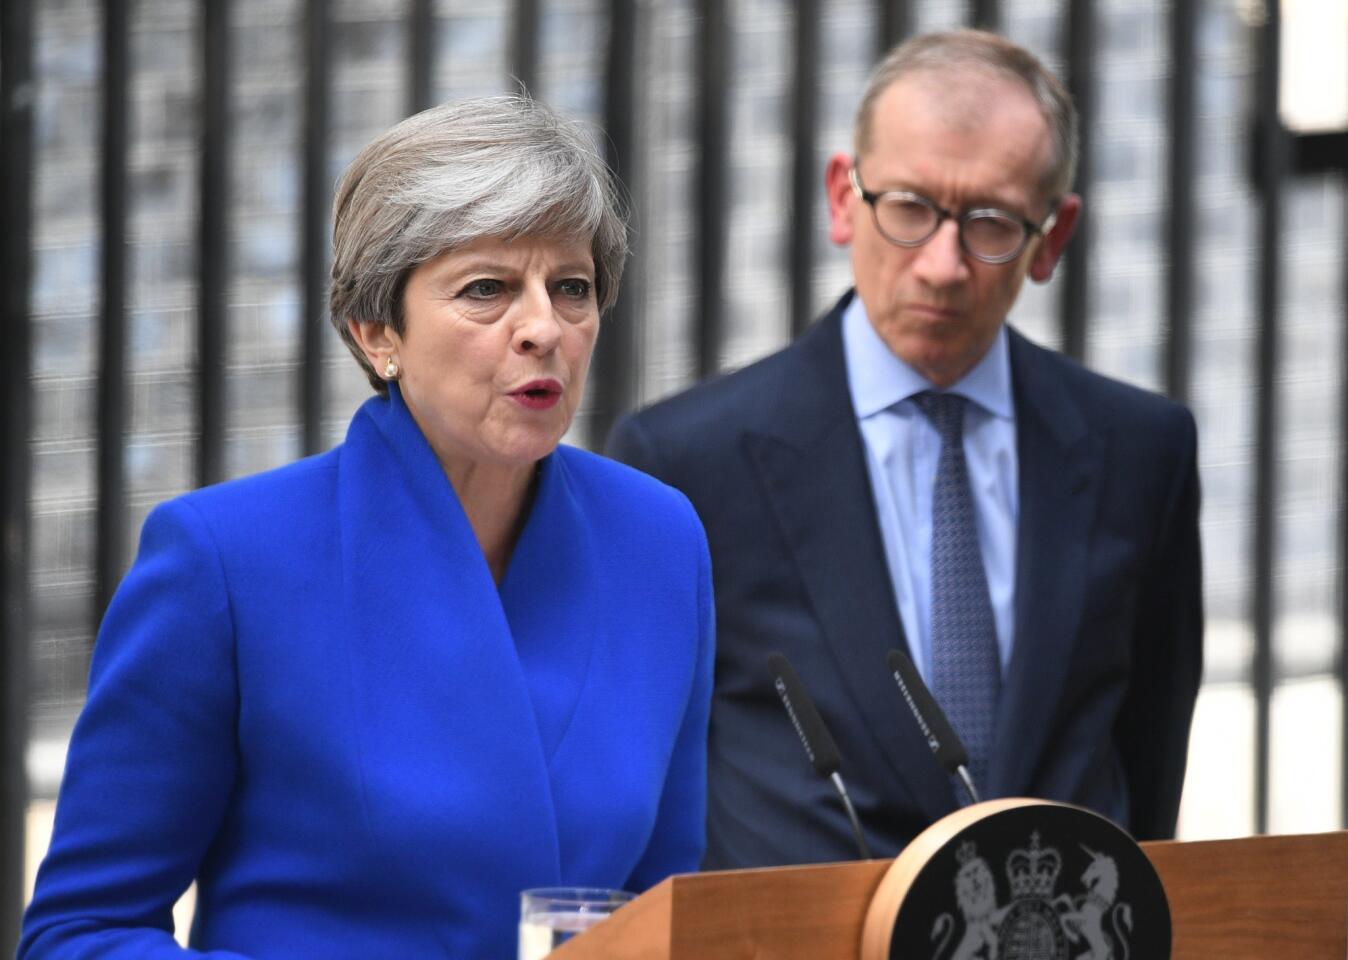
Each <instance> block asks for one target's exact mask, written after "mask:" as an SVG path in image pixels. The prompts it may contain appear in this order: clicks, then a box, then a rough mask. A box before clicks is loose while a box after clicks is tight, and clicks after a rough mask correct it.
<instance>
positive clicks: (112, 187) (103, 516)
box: [93, 0, 130, 623]
mask: <svg viewBox="0 0 1348 960" xmlns="http://www.w3.org/2000/svg"><path fill="white" fill-rule="evenodd" d="M129 7H130V2H129V0H106V2H105V3H104V5H103V16H104V22H103V41H104V44H103V57H104V59H103V157H102V161H103V183H102V191H103V195H102V205H103V249H102V258H103V263H102V270H103V277H102V279H103V307H102V310H103V316H102V323H101V324H100V327H99V372H98V523H97V534H98V541H97V546H96V547H95V571H94V605H95V606H94V611H93V613H94V622H95V623H96V622H98V620H99V619H101V618H102V616H103V611H104V610H105V609H106V608H107V605H108V601H109V600H111V599H112V592H113V590H114V589H116V587H117V581H118V580H119V579H120V578H121V572H122V556H123V550H124V546H125V541H126V480H125V477H124V475H123V465H124V456H123V439H124V437H125V434H126V393H127V389H126V218H127V214H126V195H127V176H126V155H127V125H128V118H127V71H128V67H129V62H128V53H127V47H128V31H129V21H130V9H129Z"/></svg>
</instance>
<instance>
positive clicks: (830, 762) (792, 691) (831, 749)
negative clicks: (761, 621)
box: [768, 653, 842, 778]
mask: <svg viewBox="0 0 1348 960" xmlns="http://www.w3.org/2000/svg"><path fill="white" fill-rule="evenodd" d="M768 669H769V670H770V671H771V672H772V683H773V686H774V687H775V688H776V690H777V696H779V697H781V700H782V706H783V707H785V708H786V715H787V716H788V717H790V718H791V725H792V726H793V727H795V728H796V735H797V736H799V737H800V742H801V745H802V746H803V747H804V748H805V755H806V756H807V757H809V758H810V763H811V764H813V765H814V772H815V773H817V774H819V776H821V777H824V778H828V777H831V776H833V775H834V774H835V773H837V772H838V768H839V767H841V766H842V760H841V758H840V757H839V756H838V745H837V744H836V743H834V742H833V737H832V735H831V734H829V732H828V727H826V726H824V718H823V717H821V716H819V711H818V710H817V709H815V706H814V701H813V700H811V699H810V695H809V694H808V693H806V692H805V685H804V684H802V683H801V682H800V677H798V676H796V671H795V669H794V668H793V667H792V666H791V663H790V661H788V660H787V659H786V657H784V656H782V655H781V654H780V653H773V654H772V655H770V656H769V657H768Z"/></svg>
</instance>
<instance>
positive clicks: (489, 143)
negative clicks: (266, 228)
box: [328, 95, 628, 393]
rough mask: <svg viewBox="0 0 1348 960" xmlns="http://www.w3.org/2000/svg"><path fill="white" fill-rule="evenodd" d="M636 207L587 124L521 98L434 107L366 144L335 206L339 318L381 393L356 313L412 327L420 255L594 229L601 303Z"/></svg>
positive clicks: (587, 233)
mask: <svg viewBox="0 0 1348 960" xmlns="http://www.w3.org/2000/svg"><path fill="white" fill-rule="evenodd" d="M627 218H628V207H627V203H626V200H625V197H624V195H623V192H622V190H621V188H620V186H619V184H618V182H617V179H616V178H615V177H614V175H613V173H612V172H611V171H610V170H609V168H608V165H607V164H605V162H604V160H603V158H602V157H601V156H600V155H599V153H598V152H597V151H596V149H595V147H594V146H593V143H592V141H591V138H590V137H589V135H588V133H587V131H586V129H585V128H584V127H582V126H581V125H580V124H579V123H576V122H575V121H571V120H566V119H563V118H562V117H560V116H558V115H557V114H555V113H553V112H552V110H550V109H549V108H548V107H546V106H544V105H543V104H541V103H539V102H538V101H536V100H533V99H531V98H529V97H527V96H522V95H505V96H496V97H482V98H477V99H472V100H461V101H458V102H455V103H445V104H441V105H440V106H438V107H432V108H431V109H429V110H425V111H423V112H421V113H418V114H416V115H415V116H412V117H408V118H407V119H406V120H404V121H402V122H401V123H399V124H397V125H396V126H394V127H393V128H391V129H389V130H388V131H386V132H385V133H383V134H382V135H380V136H379V137H377V138H376V139H375V140H374V141H372V142H371V143H370V144H369V145H368V146H366V147H365V149H363V150H361V151H360V153H359V154H358V155H357V156H356V158H355V159H354V160H353V161H351V165H350V166H349V167H347V168H346V172H345V173H344V174H343V175H342V179H341V182H340V183H338V185H337V196H336V199H335V200H334V202H333V212H332V254H333V258H332V283H331V287H330V289H329V297H328V310H329V316H330V317H331V319H332V323H333V325H334V326H335V327H336V328H337V330H338V332H339V333H340V334H341V335H342V340H343V341H345V343H346V345H347V347H348V348H349V349H350V350H351V352H352V354H354V355H355V357H356V360H357V361H358V362H359V363H360V365H361V367H362V368H363V369H364V370H365V373H366V376H368V377H369V378H370V383H371V384H372V385H373V386H374V388H375V389H376V390H377V391H380V392H381V393H382V392H387V389H388V387H387V384H385V383H384V381H383V380H382V379H381V378H380V377H379V375H378V373H377V372H376V371H375V370H374V369H373V368H372V367H371V366H370V364H369V361H368V360H366V358H365V354H364V352H363V351H362V350H361V349H360V345H359V344H358V343H357V342H356V340H355V338H354V337H353V336H352V335H351V332H350V330H349V329H348V328H347V324H348V321H350V320H355V321H357V322H359V323H383V324H388V325H389V326H390V327H392V328H393V330H394V331H396V332H397V333H398V334H400V335H401V334H402V333H403V329H404V327H403V325H404V318H403V308H402V301H403V292H404V288H405V287H406V284H407V277H408V275H409V274H410V273H411V272H412V271H413V270H414V269H415V268H416V267H417V266H419V265H420V264H422V263H425V262H426V261H428V260H432V259H434V258H435V257H438V256H439V255H441V254H442V253H446V252H448V251H450V250H453V249H455V248H456V247H461V246H464V245H465V244H469V243H472V242H473V241H475V240H481V239H485V238H500V239H516V238H520V237H526V236H546V237H559V238H574V237H583V238H588V239H589V240H590V243H591V252H592V254H593V256H594V266H595V295H596V297H597V298H598V301H599V309H600V311H601V312H602V311H605V310H607V309H608V308H609V307H610V306H612V305H613V302H614V300H616V299H617V296H618V283H619V280H620V279H621V277H622V270H623V263H624V261H625V260H626V259H627V243H628V238H627Z"/></svg>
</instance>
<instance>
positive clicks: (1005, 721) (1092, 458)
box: [988, 331, 1102, 796]
mask: <svg viewBox="0 0 1348 960" xmlns="http://www.w3.org/2000/svg"><path fill="white" fill-rule="evenodd" d="M1010 334H1011V377H1012V382H1013V385H1014V391H1015V399H1016V433H1017V450H1018V456H1019V461H1020V520H1019V529H1018V539H1017V548H1016V593H1015V596H1016V601H1015V604H1016V610H1015V631H1016V632H1015V641H1014V649H1013V652H1012V656H1011V663H1010V666H1009V668H1008V670H1007V678H1006V683H1005V685H1004V686H1003V689H1002V697H1001V704H1000V707H999V709H998V722H997V728H996V735H995V739H994V745H993V753H992V762H991V766H990V769H989V781H990V782H989V784H988V788H989V789H988V792H989V793H990V794H991V795H994V796H998V795H1000V796H1006V795H1014V794H1020V793H1024V792H1025V791H1027V790H1028V789H1029V788H1030V786H1031V781H1032V779H1033V776H1034V772H1035V769H1036V767H1037V766H1038V763H1039V759H1040V757H1041V755H1042V753H1043V750H1044V743H1045V740H1046V738H1047V736H1048V733H1049V729H1050V724H1051V723H1052V721H1053V714H1054V711H1056V710H1057V708H1058V704H1059V702H1060V699H1061V694H1062V688H1063V683H1064V680H1065V678H1066V675H1067V666H1068V663H1069V662H1070V660H1071V655H1072V648H1073V646H1074V644H1075V643H1076V641H1077V628H1078V626H1079V624H1080V620H1081V611H1082V603H1083V601H1084V594H1085V589H1086V582H1085V581H1086V571H1087V569H1088V565H1087V560H1088V558H1089V546H1088V545H1089V541H1090V534H1091V525H1092V522H1093V518H1094V515H1095V504H1096V498H1097V495H1098V491H1099V486H1100V483H1099V472H1100V464H1101V454H1102V451H1101V440H1100V438H1098V437H1095V436H1092V435H1090V434H1089V433H1088V432H1087V429H1086V424H1085V421H1084V420H1083V419H1082V417H1081V414H1080V411H1079V409H1078V407H1077V405H1076V403H1075V401H1074V400H1073V398H1072V396H1071V395H1070V394H1069V393H1068V392H1067V391H1066V390H1064V389H1063V388H1062V381H1061V377H1060V376H1059V375H1058V372H1057V371H1055V370H1054V369H1052V364H1050V362H1049V361H1057V362H1062V361H1060V360H1059V359H1058V358H1056V357H1053V356H1052V355H1050V354H1048V353H1047V351H1044V350H1043V349H1042V348H1039V347H1036V346H1034V345H1033V344H1031V343H1030V342H1029V341H1027V340H1025V338H1024V337H1022V336H1020V335H1019V334H1018V333H1016V332H1015V331H1010Z"/></svg>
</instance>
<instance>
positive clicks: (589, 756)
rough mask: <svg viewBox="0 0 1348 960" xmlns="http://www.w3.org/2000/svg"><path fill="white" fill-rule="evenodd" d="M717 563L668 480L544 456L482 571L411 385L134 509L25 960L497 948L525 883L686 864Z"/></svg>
mask: <svg viewBox="0 0 1348 960" xmlns="http://www.w3.org/2000/svg"><path fill="white" fill-rule="evenodd" d="M712 630H713V623H712V601H711V591H710V570H709V567H708V563H707V548H706V541H705V539H704V537H703V533H702V529H701V526H700V525H699V524H698V522H697V517H696V516H694V514H693V511H692V509H691V508H690V507H689V506H688V504H687V502H686V501H685V500H684V498H683V497H681V496H679V494H677V493H676V492H675V491H673V490H670V489H669V488H668V487H665V486H662V485H661V484H658V483H656V482H655V481H653V480H651V479H650V478H649V477H645V476H642V475H641V474H639V473H637V472H636V471H634V470H629V469H628V468H626V467H623V466H621V465H619V464H615V463H613V462H611V461H609V460H606V459H604V458H603V457H598V456H595V455H593V454H590V453H586V452H584V451H580V450H573V449H570V448H567V447H560V448H558V449H557V450H556V451H555V452H554V453H553V454H552V455H551V456H549V457H547V458H546V459H545V460H544V461H543V462H542V465H541V470H540V475H539V480H538V486H537V492H536V494H535V498H534V502H533V506H532V509H531V511H530V514H529V517H528V520H527V522H526V524H525V526H524V529H523V530H522V532H521V533H520V538H519V541H518V543H517V544H516V546H515V550H514V553H513V554H512V556H511V560H510V566H509V568H508V570H507V571H506V574H505V576H504V578H503V579H502V581H501V583H500V585H499V589H498V587H497V585H496V584H495V583H493V581H492V577H491V573H490V571H489V570H488V568H487V564H486V561H485V560H484V559H483V556H482V551H481V549H479V547H478V545H477V541H476V538H475V537H474V534H473V531H472V528H471V527H470V526H469V524H468V521H467V518H466V517H465V516H464V513H463V510H462V508H461V507H460V505H459V502H458V499H457V498H456V497H455V495H454V491H453V488H452V487H450V485H449V482H448V481H447V480H446V478H445V474H444V471H443V470H441V468H440V464H439V462H438V461H437V460H436V458H435V455H434V453H433V452H432V451H431V448H430V446H429V445H428V444H427V443H426V441H425V439H424V437H423V436H422V435H421V432H420V431H419V430H418V429H417V426H416V424H415V422H414V421H413V420H412V418H411V417H410V416H409V415H408V412H407V409H406V407H405V406H403V404H402V402H401V399H400V397H399V394H398V391H397V389H396V387H395V388H393V390H392V391H391V397H390V398H389V399H388V400H382V399H378V398H375V399H371V400H369V401H367V402H366V404H365V405H364V406H363V407H362V408H361V410H360V411H359V413H357V415H356V417H355V419H354V420H353V421H352V424H351V429H350V431H349V432H348V434H347V439H346V442H345V443H344V444H342V445H341V446H340V447H338V448H336V449H334V450H332V451H330V452H329V453H326V454H323V455H321V456H318V457H312V458H309V459H307V460H302V461H300V462H299V463H295V464H291V465H290V466H287V467H283V468H281V469H280V470H276V471H272V472H270V473H266V474H262V475H260V476H256V477H250V478H247V479H243V480H238V481H233V482H231V483H226V484H221V485H219V486H215V487H208V488H206V489H203V490H198V491H196V492H194V493H190V494H187V495H186V496H184V497H180V498H179V499H177V500H173V501H170V502H169V503H167V504H164V505H163V506H161V507H159V508H158V509H157V510H156V511H155V512H154V513H153V514H152V515H151V516H150V518H149V520H147V521H146V524H145V529H144V533H143V534H142V537H141V546H140V554H139V556H138V557H137V560H136V564H135V566H134V567H133V568H132V570H131V572H130V574H128V576H127V578H126V580H125V581H124V582H123V583H122V585H121V587H120V588H119V589H118V591H117V595H116V597H115V598H114V600H113V601H112V604H111V606H110V607H109V609H108V613H107V616H106V618H105V619H104V622H103V628H102V630H101V632H100V634H99V638H98V643H97V645H96V646H95V648H94V660H93V669H92V676H91V678H90V681H89V699H88V703H87V705H86V707H85V709H84V712H83V714H82V715H81V717H80V720H79V723H78V725H77V726H76V729H75V734H74V737H73V739H72V741H71V744H70V755H69V763H68V766H67V770H66V775H65V780H64V781H63V783H62V786H61V797H60V802H59V804H58V806H57V811H56V829H55V833H54V836H53V839H52V845H51V850H50V852H49V854H48V856H47V859H46V861H45V862H44V863H43V866H42V869H41V872H40V873H39V875H38V880H37V890H36V894H35V896H34V900H33V903H32V905H31V906H30V908H29V910H28V913H27V915H26V917H25V922H24V933H23V942H22V944H21V946H20V956H21V957H23V958H38V957H88V956H95V955H96V956H99V957H109V958H111V957H119V958H120V957H126V958H136V960H145V958H157V957H163V958H168V957H174V956H182V955H183V953H182V951H181V950H180V949H179V948H178V947H177V945H176V944H175V943H174V942H173V939H172V937H171V936H170V930H171V929H172V920H171V915H170V908H171V907H172V905H173V902H174V900H175V899H176V898H177V897H178V895H179V894H180V893H181V892H182V891H183V890H184V889H185V888H186V887H187V885H188V883H189V882H190V881H191V880H192V879H193V878H195V879H196V881H197V916H196V924H195V928H194V931H193V938H192V942H193V945H194V946H196V947H197V948H199V949H201V950H203V951H209V953H208V954H207V955H208V956H211V957H219V958H222V960H223V958H225V957H229V958H239V957H249V958H254V960H260V958H264V957H274V958H287V960H293V958H302V957H321V958H333V960H338V958H344V957H350V958H360V960H371V958H377V957H399V958H402V957H408V958H412V957H417V958H420V957H456V958H459V957H462V958H474V960H477V958H480V960H501V958H503V957H513V956H514V955H515V928H516V923H517V919H518V916H519V892H520V890H521V889H523V888H525V887H539V886H563V885H567V886H570V885H584V886H603V887H627V888H631V889H634V890H640V889H642V888H644V887H646V886H648V885H650V884H652V883H655V882H657V881H658V880H660V879H662V878H664V877H665V876H666V875H667V874H669V873H671V872H680V871H688V870H693V869H696V867H697V863H698V860H699V859H700V858H701V855H702V849H703V846H702V843H703V826H704V822H705V820H704V809H705V808H704V798H705V788H704V783H705V781H704V775H705V768H706V767H705V745H706V724H707V710H708V704H709V699H710V694H711V674H712V649H713V634H712Z"/></svg>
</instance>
